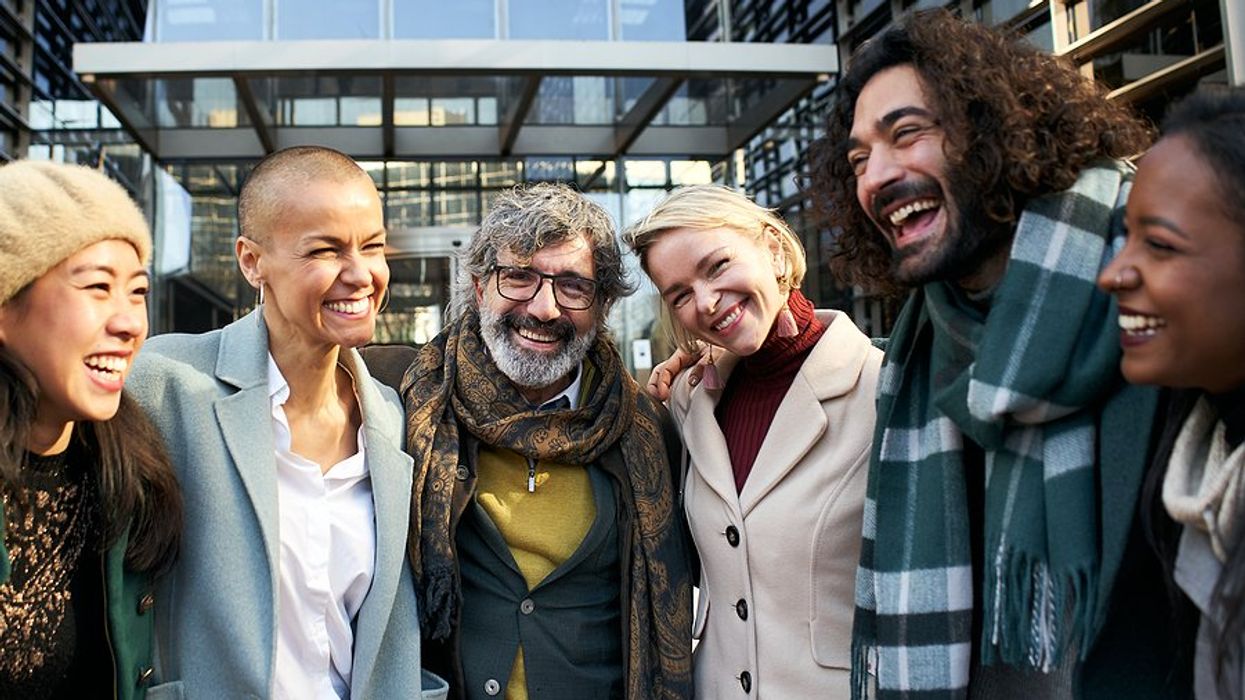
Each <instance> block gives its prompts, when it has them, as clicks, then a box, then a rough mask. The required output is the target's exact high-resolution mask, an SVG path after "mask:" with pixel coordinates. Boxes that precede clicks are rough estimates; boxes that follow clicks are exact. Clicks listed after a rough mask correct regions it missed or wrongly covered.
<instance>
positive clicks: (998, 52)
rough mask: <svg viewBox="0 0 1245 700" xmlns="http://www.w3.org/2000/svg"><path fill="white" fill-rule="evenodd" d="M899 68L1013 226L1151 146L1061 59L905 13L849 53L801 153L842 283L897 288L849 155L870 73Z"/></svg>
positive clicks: (944, 15) (986, 199)
mask: <svg viewBox="0 0 1245 700" xmlns="http://www.w3.org/2000/svg"><path fill="white" fill-rule="evenodd" d="M899 65H911V66H912V67H913V68H914V69H915V70H916V72H917V74H918V75H919V76H920V78H921V81H922V83H923V85H924V87H925V88H926V89H927V90H928V91H929V94H928V95H926V98H927V99H928V100H929V102H930V106H931V107H932V108H933V109H934V111H935V112H936V114H937V115H938V119H939V122H940V124H941V125H942V127H943V131H944V133H945V134H946V141H945V149H946V156H947V160H948V164H949V165H950V166H951V167H953V168H954V172H955V173H956V174H957V177H960V178H962V179H963V180H964V181H965V182H963V183H962V184H963V185H964V186H965V187H966V188H967V190H966V191H971V192H978V193H980V196H981V204H982V208H983V211H984V213H985V214H986V216H987V217H989V219H990V220H991V221H993V222H995V223H998V224H1012V223H1014V222H1016V221H1017V220H1018V219H1019V216H1020V213H1021V211H1022V210H1023V209H1024V206H1025V204H1026V203H1027V202H1028V200H1029V199H1031V198H1033V197H1036V196H1039V195H1043V194H1047V193H1050V192H1058V191H1060V190H1064V189H1067V188H1068V187H1071V186H1072V184H1073V183H1074V182H1075V181H1076V178H1077V176H1078V175H1079V174H1080V173H1081V171H1082V170H1084V169H1085V167H1086V166H1087V165H1089V164H1090V163H1091V162H1092V161H1093V160H1095V159H1097V158H1103V157H1107V158H1125V157H1128V156H1133V155H1137V154H1139V153H1141V151H1143V150H1144V149H1145V148H1146V147H1147V146H1148V145H1149V144H1150V140H1151V131H1150V128H1149V127H1148V126H1147V125H1146V124H1145V123H1144V122H1142V121H1141V120H1139V119H1137V118H1136V117H1135V116H1133V115H1132V114H1131V113H1130V112H1129V111H1128V110H1127V108H1125V107H1122V106H1121V105H1119V104H1116V103H1114V102H1111V101H1110V100H1108V99H1107V98H1106V94H1105V91H1104V90H1103V89H1102V88H1101V87H1099V86H1097V85H1095V84H1094V83H1093V82H1092V81H1089V80H1087V79H1085V78H1084V77H1083V76H1081V74H1080V73H1078V72H1077V71H1076V68H1075V67H1074V66H1072V65H1071V64H1070V63H1068V62H1067V61H1065V60H1063V59H1061V58H1058V57H1055V56H1052V55H1051V54H1049V53H1047V52H1045V51H1042V50H1041V49H1039V48H1037V47H1036V46H1033V45H1031V44H1029V43H1027V42H1025V41H1023V40H1022V39H1021V38H1020V37H1018V36H1013V35H1009V34H1006V33H1003V32H1001V31H998V30H996V29H991V28H989V27H986V26H983V25H981V24H978V23H976V22H968V21H965V20H962V19H960V18H958V17H955V16H954V15H952V14H951V13H949V12H947V11H946V10H944V9H937V10H928V11H923V12H917V13H914V14H912V15H909V16H908V17H906V18H904V19H903V20H901V21H900V22H899V23H898V24H896V25H894V26H892V27H889V28H887V29H886V30H885V31H884V32H882V33H881V34H879V35H878V36H876V37H873V38H872V39H870V40H869V41H868V42H866V43H865V44H862V45H861V46H860V48H859V49H857V51H856V54H855V55H854V56H853V57H852V59H851V61H850V62H849V63H848V66H847V70H846V71H845V72H844V74H843V77H842V79H841V80H840V82H839V90H838V98H837V101H836V103H835V104H834V106H833V107H832V108H831V111H830V116H829V122H828V124H827V128H826V135H825V137H824V138H822V139H820V140H819V141H817V142H815V143H814V144H813V146H812V148H811V149H810V154H809V167H810V174H809V175H810V176H809V191H810V193H811V194H812V195H813V197H812V199H813V201H814V202H815V203H816V205H817V209H818V213H819V215H820V216H821V218H822V220H823V222H824V223H825V224H827V227H828V228H829V229H831V230H834V231H835V232H836V234H837V235H836V238H835V250H834V253H833V255H832V257H831V259H830V268H831V270H832V271H833V272H834V274H835V278H836V279H838V280H839V281H840V282H844V283H854V284H859V285H862V286H864V287H865V288H867V289H872V290H875V291H881V292H885V293H889V294H897V293H901V292H904V291H906V290H905V289H904V287H903V285H901V284H900V283H899V282H897V281H896V280H895V279H894V278H893V276H892V273H891V258H892V254H891V250H890V246H889V245H888V244H887V243H886V241H885V239H884V238H883V237H882V234H881V232H880V231H878V230H877V228H876V227H875V226H874V225H873V223H872V222H871V221H870V220H869V218H868V216H867V215H866V214H865V212H864V211H863V210H862V209H861V208H860V204H859V203H858V202H857V200H856V176H855V173H854V172H853V171H852V166H851V164H850V163H848V160H847V151H848V137H849V136H850V134H851V129H852V121H853V118H854V115H855V110H856V100H857V98H858V97H859V96H860V93H861V91H862V90H863V89H864V87H865V85H866V84H867V83H868V82H869V80H870V79H871V78H873V76H875V75H877V74H878V73H880V72H881V71H883V70H886V69H888V68H891V67H894V66H899ZM1000 230H1001V229H1000Z"/></svg>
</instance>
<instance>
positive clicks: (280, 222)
mask: <svg viewBox="0 0 1245 700" xmlns="http://www.w3.org/2000/svg"><path fill="white" fill-rule="evenodd" d="M273 205H274V206H272V207H270V208H269V210H268V213H269V221H268V222H267V224H268V226H267V228H268V231H269V235H271V236H274V237H278V238H287V239H288V238H294V239H297V238H301V237H302V236H304V235H312V234H315V235H341V236H352V235H360V234H371V233H375V232H376V231H377V230H379V229H380V228H382V227H383V225H384V213H383V212H382V210H381V205H380V196H379V195H377V193H376V188H375V187H374V186H373V185H372V183H371V182H370V181H368V180H364V179H360V178H351V179H348V180H312V181H310V182H307V183H305V184H303V185H302V186H300V187H290V186H287V187H282V188H280V190H279V194H277V195H276V198H275V199H274V200H273Z"/></svg>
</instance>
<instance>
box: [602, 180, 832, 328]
mask: <svg viewBox="0 0 1245 700" xmlns="http://www.w3.org/2000/svg"><path fill="white" fill-rule="evenodd" d="M718 228H729V229H732V230H735V231H738V232H740V233H744V234H747V235H750V236H752V238H753V239H754V240H756V241H757V242H758V243H763V242H764V240H765V236H766V235H767V232H770V231H772V232H773V234H774V236H775V237H776V238H777V240H778V245H779V247H780V248H781V249H782V259H783V266H784V269H783V274H782V275H780V276H779V277H778V287H779V289H781V290H782V291H783V292H790V291H791V290H793V289H797V288H799V286H800V284H801V283H802V282H803V281H804V273H805V272H807V271H808V262H807V260H806V258H805V256H804V246H803V244H801V243H800V238H799V237H798V236H796V235H795V231H792V230H791V227H790V226H788V225H787V222H785V221H783V220H782V217H781V216H779V215H778V214H777V212H775V211H774V210H773V209H766V208H765V207H763V206H761V205H759V204H757V203H756V202H754V201H752V199H751V198H749V197H748V196H747V195H745V194H743V193H741V192H738V191H736V190H733V189H731V188H729V187H724V186H722V185H687V186H685V187H679V188H677V189H674V190H672V191H671V192H670V193H669V194H667V195H666V197H665V198H664V199H662V200H661V201H660V202H658V203H657V206H655V207H653V210H652V211H650V212H649V213H648V215H647V216H645V217H644V218H643V219H640V220H639V221H638V222H636V223H635V224H632V225H631V226H630V227H629V228H628V229H627V230H626V231H624V232H623V240H625V241H626V242H627V245H628V246H629V247H630V248H631V250H632V252H634V253H635V254H636V255H637V256H639V258H640V267H641V268H643V269H644V272H645V273H646V274H647V273H648V250H649V248H651V247H652V246H653V244H654V243H656V242H657V241H658V240H660V239H661V237H662V236H664V235H666V234H667V233H669V232H671V231H674V230H677V229H688V230H691V231H710V230H713V229H718ZM649 276H650V277H652V275H649ZM661 308H662V322H663V323H665V324H666V327H667V328H668V329H669V330H670V335H671V336H672V337H673V338H674V340H675V343H676V344H677V345H678V346H679V347H680V348H682V349H683V350H685V351H695V350H696V349H697V348H698V347H699V341H698V340H697V339H696V338H695V337H694V336H692V334H691V333H689V332H688V331H687V329H685V328H683V325H682V324H680V323H678V322H676V321H675V320H674V318H673V316H672V315H671V313H670V309H669V307H668V306H667V305H666V304H665V303H663V304H662V305H661Z"/></svg>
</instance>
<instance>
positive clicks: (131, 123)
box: [82, 73, 160, 158]
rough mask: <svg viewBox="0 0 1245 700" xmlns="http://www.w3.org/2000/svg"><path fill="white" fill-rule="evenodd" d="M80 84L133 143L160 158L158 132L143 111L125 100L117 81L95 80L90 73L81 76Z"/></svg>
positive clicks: (130, 101)
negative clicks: (93, 96)
mask: <svg viewBox="0 0 1245 700" xmlns="http://www.w3.org/2000/svg"><path fill="white" fill-rule="evenodd" d="M82 84H83V85H86V86H87V87H88V88H89V89H90V90H91V94H93V95H95V97H96V98H97V99H99V101H100V102H101V103H103V105H104V106H105V107H107V108H108V111H110V112H112V114H113V116H115V117H116V118H117V119H118V120H119V121H120V122H121V126H122V127H123V128H124V129H125V130H126V131H127V132H128V133H129V134H130V136H133V137H134V141H135V142H137V143H138V145H140V146H142V147H143V150H144V151H147V152H148V153H151V154H154V155H155V156H156V157H157V158H159V157H160V150H159V148H158V146H159V143H160V139H159V132H158V131H156V128H155V125H154V124H152V123H151V122H150V121H148V119H147V116H146V115H145V114H143V111H142V110H141V109H140V108H139V107H138V105H136V104H134V100H133V99H126V97H128V95H126V94H125V93H124V91H123V90H122V89H121V86H120V83H119V81H117V80H109V79H102V80H96V78H95V76H94V75H92V74H90V73H85V74H83V75H82Z"/></svg>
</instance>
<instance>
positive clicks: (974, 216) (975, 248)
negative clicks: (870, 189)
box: [879, 170, 1013, 287]
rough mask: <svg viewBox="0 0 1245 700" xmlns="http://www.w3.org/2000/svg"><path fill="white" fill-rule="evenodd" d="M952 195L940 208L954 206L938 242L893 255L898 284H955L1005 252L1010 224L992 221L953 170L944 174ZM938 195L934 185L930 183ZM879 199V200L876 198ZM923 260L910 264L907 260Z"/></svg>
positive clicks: (974, 191)
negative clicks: (905, 265)
mask: <svg viewBox="0 0 1245 700" xmlns="http://www.w3.org/2000/svg"><path fill="white" fill-rule="evenodd" d="M947 179H948V181H949V182H950V183H951V188H952V191H951V192H949V193H946V195H947V196H943V197H942V206H943V207H948V205H949V204H950V203H952V202H954V203H955V216H954V218H953V217H952V216H951V211H950V210H949V209H948V211H947V223H946V226H947V229H946V231H944V232H943V234H942V236H941V240H933V241H929V242H928V243H929V244H932V245H925V246H917V247H915V248H910V249H905V250H895V251H892V255H891V275H892V276H893V277H894V279H895V280H896V281H897V282H899V283H900V284H904V285H908V286H913V287H915V286H919V285H923V284H926V283H928V282H936V281H945V282H956V281H958V280H962V279H964V278H966V277H970V276H972V275H974V274H976V273H977V272H978V271H979V270H980V269H981V268H982V267H983V266H984V265H985V263H986V262H987V261H989V260H991V259H992V258H993V257H994V256H995V255H997V254H999V252H1000V250H1001V249H1005V248H1007V247H1008V246H1009V245H1010V243H1011V240H1012V236H1011V235H1010V233H1009V229H1011V227H1012V226H1013V224H1010V223H1002V222H999V221H995V220H994V219H992V218H990V216H989V215H987V214H986V210H985V206H984V204H983V202H982V197H981V194H980V192H979V191H978V190H977V189H975V188H973V187H972V186H971V185H969V184H968V183H967V181H966V179H965V178H964V177H961V176H960V175H959V173H957V172H956V171H954V170H952V171H950V172H949V173H948V174H947ZM931 185H933V187H934V188H935V191H937V190H938V189H940V188H938V187H937V185H934V184H933V183H931ZM879 199H881V197H879ZM921 256H923V257H924V260H921V261H918V262H916V264H915V265H914V264H909V265H908V266H907V267H904V265H903V264H904V263H905V262H907V261H908V259H909V258H914V257H921Z"/></svg>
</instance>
